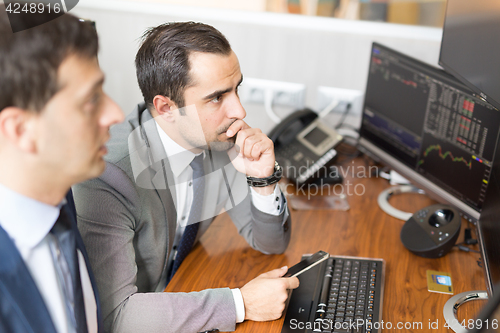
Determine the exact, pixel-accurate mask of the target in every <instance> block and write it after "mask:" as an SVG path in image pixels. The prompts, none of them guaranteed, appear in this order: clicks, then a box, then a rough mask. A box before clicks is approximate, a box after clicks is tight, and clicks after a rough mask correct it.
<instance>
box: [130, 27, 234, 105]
mask: <svg viewBox="0 0 500 333" xmlns="http://www.w3.org/2000/svg"><path fill="white" fill-rule="evenodd" d="M192 52H206V53H215V54H222V55H229V54H230V53H231V45H230V44H229V42H228V41H227V39H226V37H224V35H223V34H222V33H221V32H220V31H219V30H217V29H215V28H214V27H212V26H210V25H207V24H203V23H195V22H176V23H166V24H162V25H160V26H158V27H155V28H151V29H149V30H147V31H146V32H145V33H144V35H143V43H142V45H141V47H140V49H139V51H138V52H137V56H136V57H135V67H136V73H137V80H138V81H139V87H140V88H141V91H142V95H143V96H144V101H145V102H146V105H147V106H148V108H150V109H151V108H152V107H153V98H154V97H155V96H156V95H162V96H166V97H168V98H170V99H171V100H172V101H173V102H175V104H177V106H178V107H183V106H184V90H185V88H187V87H188V86H189V85H190V84H191V81H190V77H189V70H190V69H191V67H190V63H189V55H190V54H191V53H192Z"/></svg>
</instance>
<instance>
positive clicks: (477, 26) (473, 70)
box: [439, 0, 500, 109]
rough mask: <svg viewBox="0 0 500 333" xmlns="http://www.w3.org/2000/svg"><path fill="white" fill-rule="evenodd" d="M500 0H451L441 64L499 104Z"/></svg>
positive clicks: (448, 4) (479, 92)
mask: <svg viewBox="0 0 500 333" xmlns="http://www.w3.org/2000/svg"><path fill="white" fill-rule="evenodd" d="M499 54H500V1H498V0H474V1H470V0H448V1H447V8H446V19H445V23H444V28H443V39H442V42H441V54H440V57H439V64H440V65H441V66H443V68H444V69H445V70H446V71H448V72H449V73H451V74H453V75H454V76H455V77H457V78H458V79H460V80H461V81H462V82H464V83H465V84H466V85H468V86H469V87H470V88H471V89H472V90H474V91H475V92H477V93H478V94H481V96H482V97H483V98H485V99H486V100H487V101H488V102H489V103H491V104H493V105H494V106H495V107H496V108H497V109H498V108H500V61H498V58H499Z"/></svg>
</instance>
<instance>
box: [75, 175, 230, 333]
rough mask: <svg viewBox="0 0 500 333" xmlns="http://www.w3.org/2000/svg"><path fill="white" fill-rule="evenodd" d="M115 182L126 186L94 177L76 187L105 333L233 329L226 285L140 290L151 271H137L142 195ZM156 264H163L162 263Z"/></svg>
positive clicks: (76, 196)
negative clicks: (136, 245) (139, 279)
mask: <svg viewBox="0 0 500 333" xmlns="http://www.w3.org/2000/svg"><path fill="white" fill-rule="evenodd" d="M127 181H128V182H129V184H127ZM114 184H115V183H114ZM117 184H119V186H120V187H122V186H123V188H120V189H117V188H114V187H112V186H111V185H109V184H108V183H106V182H105V181H103V180H102V179H94V180H90V181H87V182H85V183H82V184H79V185H77V186H75V187H74V189H73V190H74V197H75V203H76V209H77V217H78V228H79V230H80V232H81V234H82V237H83V240H84V243H85V246H86V248H87V252H88V255H89V258H90V263H91V266H92V269H93V271H94V274H95V277H96V281H97V285H98V289H99V294H100V300H101V308H102V314H103V318H104V327H105V332H134V333H138V332H200V331H205V330H211V329H214V328H217V329H219V330H220V331H233V330H234V329H235V325H236V313H235V304H234V300H233V296H232V293H231V291H230V289H228V288H221V289H208V290H204V291H201V292H192V293H162V292H152V291H153V290H150V291H151V292H144V293H140V292H138V286H137V277H138V274H147V273H145V272H138V269H137V264H136V251H135V250H134V242H135V241H136V234H137V233H138V232H140V230H136V226H137V225H138V223H137V221H139V219H140V218H141V198H140V195H138V194H137V193H136V191H135V190H134V187H133V185H132V183H131V181H130V180H129V179H128V178H126V177H123V179H122V180H121V181H120V182H118V183H117ZM115 186H116V185H115ZM158 264H159V265H162V267H163V264H164V263H158Z"/></svg>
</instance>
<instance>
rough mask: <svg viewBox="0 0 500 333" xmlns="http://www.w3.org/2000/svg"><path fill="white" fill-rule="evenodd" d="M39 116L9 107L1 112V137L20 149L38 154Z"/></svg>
mask: <svg viewBox="0 0 500 333" xmlns="http://www.w3.org/2000/svg"><path fill="white" fill-rule="evenodd" d="M36 118H37V114H36V113H34V112H30V111H26V110H23V109H21V108H17V107H13V106H9V107H6V108H5V109H3V110H1V111H0V136H1V137H2V140H4V141H7V142H10V143H11V144H12V145H14V146H16V147H18V149H20V150H22V151H24V152H27V153H35V152H36V140H35V139H36V135H35V128H36V126H35V121H36Z"/></svg>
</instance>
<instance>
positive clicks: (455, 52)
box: [439, 0, 500, 295]
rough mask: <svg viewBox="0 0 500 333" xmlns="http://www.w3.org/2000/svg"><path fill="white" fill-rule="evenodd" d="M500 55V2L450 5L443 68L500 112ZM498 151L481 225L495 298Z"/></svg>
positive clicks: (499, 238)
mask: <svg viewBox="0 0 500 333" xmlns="http://www.w3.org/2000/svg"><path fill="white" fill-rule="evenodd" d="M499 54H500V2H499V1H497V0H477V1H469V0H448V4H447V9H446V19H445V24H444V28H443V40H442V43H441V54H440V57H439V64H440V65H441V66H443V68H445V70H446V71H448V72H450V73H451V74H453V75H454V76H456V77H457V78H458V79H460V80H461V81H462V82H463V83H465V84H467V85H468V86H469V87H471V89H473V90H474V91H475V92H477V93H479V94H480V95H481V96H482V97H483V98H485V99H486V100H487V101H488V102H489V103H491V104H493V105H494V106H495V107H497V108H499V107H500V57H499V56H498V55H499ZM499 149H500V147H498V144H497V147H496V152H495V154H494V155H495V160H494V162H493V169H492V170H491V174H490V181H489V186H488V190H487V193H486V201H485V202H484V204H483V210H482V212H481V218H480V220H479V222H478V237H479V244H480V247H481V254H482V257H483V261H484V263H483V265H484V268H485V275H486V280H487V287H488V292H489V294H490V295H491V294H497V293H498V292H499V290H497V289H498V284H499V283H500V151H499ZM495 285H496V286H497V287H495ZM495 288H496V289H495Z"/></svg>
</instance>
